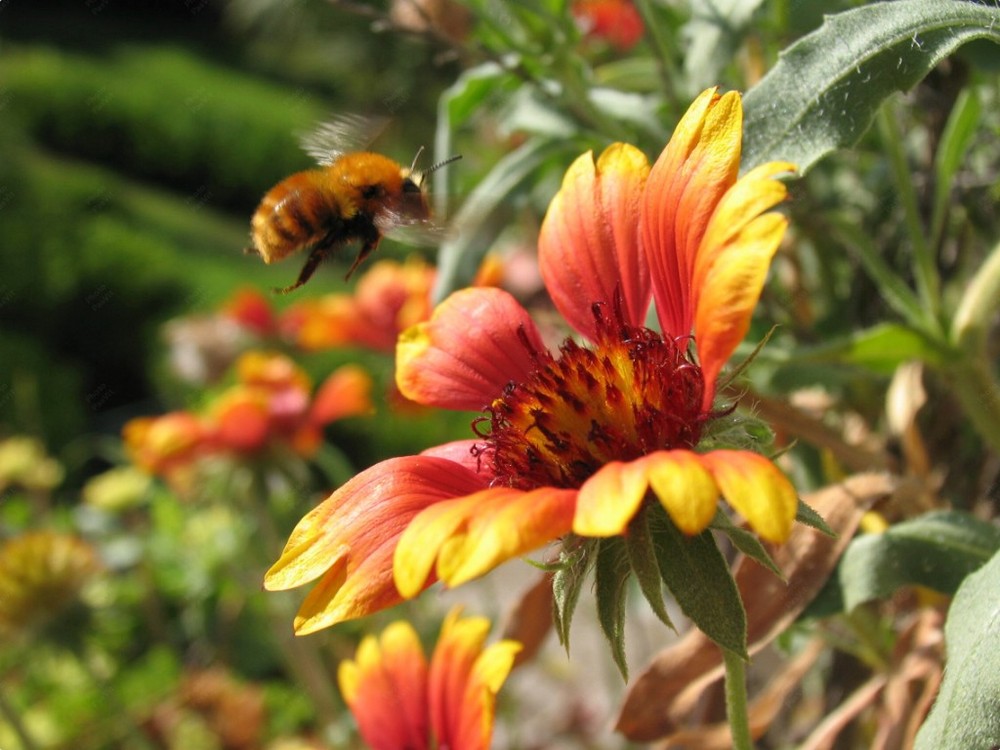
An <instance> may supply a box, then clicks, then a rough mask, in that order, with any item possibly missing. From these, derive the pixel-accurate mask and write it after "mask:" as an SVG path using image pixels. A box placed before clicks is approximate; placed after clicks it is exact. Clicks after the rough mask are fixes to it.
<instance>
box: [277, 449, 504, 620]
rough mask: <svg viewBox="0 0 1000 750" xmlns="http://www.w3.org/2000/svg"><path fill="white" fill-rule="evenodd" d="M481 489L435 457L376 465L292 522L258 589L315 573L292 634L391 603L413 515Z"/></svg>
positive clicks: (296, 582)
mask: <svg viewBox="0 0 1000 750" xmlns="http://www.w3.org/2000/svg"><path fill="white" fill-rule="evenodd" d="M483 485H484V479H483V478H482V477H480V476H478V475H477V474H475V473H474V472H472V471H469V470H468V469H466V468H465V467H463V466H460V465H458V464H456V463H454V462H452V461H448V460H446V459H441V458H432V457H423V456H408V457H404V458H395V459H389V460H388V461H383V462H382V463H380V464H376V465H375V466H373V467H371V468H370V469H367V470H366V471H364V472H362V473H361V474H358V475H357V476H356V477H354V478H353V479H351V480H350V481H349V482H347V483H346V484H345V485H343V486H342V487H341V488H340V489H338V490H337V491H336V492H334V493H333V494H332V495H331V496H330V497H329V498H327V499H326V500H325V501H323V502H322V503H321V504H320V505H318V506H317V507H316V508H314V509H313V510H312V511H310V512H309V513H308V514H306V516H305V517H303V518H302V520H301V521H299V523H298V525H297V526H296V527H295V529H294V530H293V531H292V534H291V536H290V537H289V539H288V542H287V544H286V545H285V549H284V551H283V552H282V554H281V557H280V558H279V559H278V561H277V562H275V563H274V565H273V566H272V567H271V569H270V570H269V571H268V572H267V575H266V576H265V578H264V587H265V588H266V589H268V590H270V591H279V590H283V589H288V588H293V587H296V586H301V585H303V584H305V583H308V582H309V581H312V580H315V579H316V578H319V577H320V576H322V578H321V580H320V582H319V584H318V585H317V586H316V587H315V588H314V589H313V591H312V592H311V593H310V594H309V596H307V597H306V600H305V601H304V602H303V604H302V607H301V608H300V610H299V613H298V616H297V617H296V618H295V630H296V632H297V633H300V634H302V633H311V632H313V631H315V630H319V629H320V628H324V627H328V626H329V625H333V624H334V623H337V622H340V621H343V620H347V619H351V618H354V617H360V616H362V615H366V614H370V613H371V612H375V611H378V610H380V609H384V608H386V607H389V606H392V605H393V604H396V603H398V602H399V601H401V597H400V594H399V592H398V591H397V590H396V587H395V584H394V582H393V576H392V567H393V566H392V560H393V553H394V551H395V547H396V543H397V541H398V540H399V538H400V535H401V534H402V533H403V530H404V529H405V528H406V527H407V526H408V525H409V524H410V522H411V521H412V520H413V519H414V518H415V517H416V516H417V515H418V514H419V513H420V511H422V510H424V509H426V508H429V507H433V506H434V505H435V504H437V503H441V502H443V501H447V500H450V499H451V498H455V497H461V496H463V495H468V494H471V493H473V492H475V491H477V490H480V489H482V487H483Z"/></svg>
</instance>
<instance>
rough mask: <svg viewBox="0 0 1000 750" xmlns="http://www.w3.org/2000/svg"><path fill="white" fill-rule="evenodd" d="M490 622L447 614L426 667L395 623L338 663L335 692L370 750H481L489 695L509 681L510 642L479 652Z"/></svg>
mask: <svg viewBox="0 0 1000 750" xmlns="http://www.w3.org/2000/svg"><path fill="white" fill-rule="evenodd" d="M489 629H490V622H489V620H487V619H486V618H484V617H467V618H462V617H461V609H460V608H456V609H454V610H452V611H451V612H450V613H449V614H448V616H447V618H446V619H445V621H444V624H443V625H442V627H441V637H440V638H439V639H438V644H437V647H436V648H435V649H434V655H433V656H432V657H431V661H430V664H428V663H427V660H426V658H425V657H424V651H423V648H422V647H421V645H420V640H419V639H418V637H417V634H416V631H414V629H413V627H412V626H411V625H410V624H409V623H408V622H406V621H403V620H400V621H398V622H394V623H393V624H391V625H390V626H389V627H387V628H386V629H385V630H384V631H383V632H382V635H381V637H380V638H376V637H375V636H367V637H366V638H365V639H364V640H363V641H362V642H361V644H360V645H359V646H358V651H357V654H356V656H355V658H354V659H353V660H348V661H344V662H341V664H340V669H339V670H338V673H337V681H338V682H339V683H340V691H341V693H342V694H343V696H344V700H345V701H346V702H347V705H348V707H349V708H350V709H351V713H353V714H354V717H355V719H357V722H358V728H359V730H360V731H361V736H362V737H364V739H365V741H366V742H367V743H368V745H369V746H370V747H371V748H372V749H373V750H400V749H401V748H407V749H408V750H431V749H432V748H449V750H486V748H488V747H489V746H490V739H491V737H492V736H493V719H494V708H495V705H496V695H497V693H498V692H499V691H500V687H501V686H502V685H503V683H504V680H506V679H507V675H508V674H510V670H511V668H512V667H513V664H514V656H515V654H517V652H518V651H520V650H521V644H519V643H517V642H515V641H500V642H498V643H494V644H493V645H491V646H488V647H486V648H483V644H484V642H485V640H486V635H487V633H489Z"/></svg>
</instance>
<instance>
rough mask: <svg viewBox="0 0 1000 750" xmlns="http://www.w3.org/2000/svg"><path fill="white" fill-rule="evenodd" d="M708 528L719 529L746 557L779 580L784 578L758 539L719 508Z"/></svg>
mask: <svg viewBox="0 0 1000 750" xmlns="http://www.w3.org/2000/svg"><path fill="white" fill-rule="evenodd" d="M709 528H710V529H715V530H716V531H721V532H722V533H723V534H725V535H726V536H727V537H729V541H730V542H732V543H733V546H734V547H736V549H738V550H739V551H740V552H742V553H743V554H744V555H746V556H747V557H749V558H751V559H753V560H756V561H757V562H758V563H760V564H761V565H763V566H764V567H765V568H767V569H768V570H770V571H771V572H772V573H774V574H775V575H776V576H778V578H780V579H781V580H785V576H784V575H783V574H782V572H781V569H780V568H778V566H777V565H775V564H774V560H772V559H771V556H770V555H769V554H768V553H767V550H766V549H764V545H763V544H761V543H760V539H758V538H757V537H756V536H755V535H754V534H751V533H750V532H749V531H747V530H746V529H744V528H742V527H740V526H737V525H736V524H734V523H733V522H732V521H731V520H729V516H727V515H726V514H725V513H723V512H722V511H721V510H717V511H716V512H715V518H713V519H712V523H711V524H709Z"/></svg>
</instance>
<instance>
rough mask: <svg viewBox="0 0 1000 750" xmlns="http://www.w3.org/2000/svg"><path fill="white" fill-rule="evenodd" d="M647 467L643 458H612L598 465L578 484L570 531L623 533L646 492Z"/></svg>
mask: <svg viewBox="0 0 1000 750" xmlns="http://www.w3.org/2000/svg"><path fill="white" fill-rule="evenodd" d="M647 470H648V469H647V466H646V462H645V460H643V459H639V460H637V461H630V462H628V463H624V462H621V461H612V462H611V463H608V464H605V465H604V466H602V467H601V468H600V469H598V470H597V472H596V473H595V474H594V475H593V476H592V477H590V479H588V480H587V481H586V482H584V483H583V486H582V487H581V488H580V496H579V498H578V499H577V503H576V514H575V515H574V517H573V531H574V532H575V533H577V534H580V535H581V536H594V537H607V536H615V535H616V534H622V533H624V531H625V529H626V528H627V527H628V524H629V522H630V521H631V520H632V518H633V517H634V516H635V514H636V513H637V512H638V510H639V506H640V505H642V499H643V498H644V497H645V496H646V489H647V488H648V487H649V478H648V476H647Z"/></svg>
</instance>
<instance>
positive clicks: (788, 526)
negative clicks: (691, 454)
mask: <svg viewBox="0 0 1000 750" xmlns="http://www.w3.org/2000/svg"><path fill="white" fill-rule="evenodd" d="M699 459H700V461H701V463H702V465H704V466H705V468H707V469H708V470H709V471H710V472H711V473H712V476H713V477H714V478H715V482H716V484H718V486H719V489H720V490H721V491H722V495H723V497H725V498H726V501H727V502H728V503H729V504H730V505H731V506H733V508H735V509H736V511H737V512H739V513H740V514H741V515H742V516H743V517H744V518H745V519H746V520H747V522H748V523H749V524H750V526H751V527H752V528H753V529H754V530H755V531H756V532H757V533H758V534H760V535H761V536H762V537H763V538H764V539H767V540H768V541H771V542H783V541H785V540H786V539H787V538H788V535H789V534H790V533H791V531H792V523H793V522H794V520H795V512H796V510H797V508H798V495H797V493H796V492H795V488H794V487H793V486H792V483H791V482H789V481H788V478H787V477H786V476H785V475H784V474H783V473H782V472H781V470H780V469H779V468H778V467H777V466H775V465H774V464H773V463H772V462H771V461H770V460H768V459H767V458H765V457H764V456H761V455H759V454H757V453H750V452H749V451H734V450H719V451H712V452H711V453H705V454H703V455H700V456H699Z"/></svg>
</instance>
